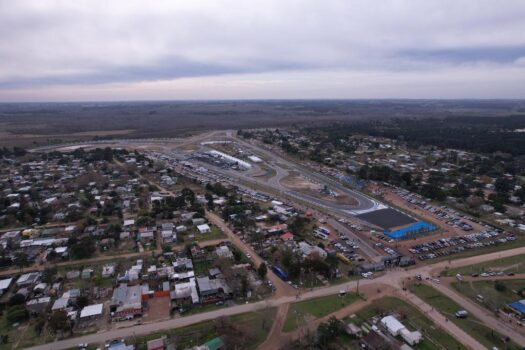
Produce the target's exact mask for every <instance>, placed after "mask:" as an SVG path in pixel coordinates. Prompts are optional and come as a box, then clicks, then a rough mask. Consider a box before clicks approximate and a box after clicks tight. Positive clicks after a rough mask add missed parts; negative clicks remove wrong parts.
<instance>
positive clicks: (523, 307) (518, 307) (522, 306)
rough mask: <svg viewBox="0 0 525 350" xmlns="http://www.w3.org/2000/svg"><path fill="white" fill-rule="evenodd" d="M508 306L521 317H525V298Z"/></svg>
mask: <svg viewBox="0 0 525 350" xmlns="http://www.w3.org/2000/svg"><path fill="white" fill-rule="evenodd" d="M508 307H509V308H510V309H511V310H512V311H513V312H515V313H516V314H518V316H519V318H525V299H521V300H519V301H515V302H513V303H512V304H509V305H508Z"/></svg>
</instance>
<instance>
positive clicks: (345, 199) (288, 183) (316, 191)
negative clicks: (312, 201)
mask: <svg viewBox="0 0 525 350" xmlns="http://www.w3.org/2000/svg"><path fill="white" fill-rule="evenodd" d="M280 183H281V185H283V186H284V187H286V188H289V189H291V190H294V191H297V192H301V193H304V194H306V195H309V196H312V197H316V198H319V199H321V200H323V201H327V202H331V203H335V204H340V205H355V204H357V201H356V200H355V199H354V198H352V197H350V196H348V195H346V194H341V193H336V194H337V196H331V195H329V194H325V193H323V192H321V190H322V189H323V185H321V184H318V183H315V182H313V181H311V180H309V179H307V178H306V177H304V176H302V175H301V174H299V173H297V172H295V171H291V172H290V173H289V174H288V176H286V177H284V178H283V179H281V180H280Z"/></svg>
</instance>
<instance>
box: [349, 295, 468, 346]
mask: <svg viewBox="0 0 525 350" xmlns="http://www.w3.org/2000/svg"><path fill="white" fill-rule="evenodd" d="M392 313H394V314H397V315H400V316H401V317H402V318H401V322H403V324H405V325H406V326H407V327H408V328H409V329H411V330H419V331H420V332H421V333H422V334H423V335H424V340H423V341H422V342H421V343H419V344H418V345H417V346H416V349H443V348H444V349H465V347H464V346H463V345H461V343H460V342H458V341H457V340H456V339H455V338H454V337H452V336H451V335H449V334H448V333H446V332H445V331H443V330H441V329H439V328H438V327H436V326H435V325H434V324H433V323H432V321H430V320H429V319H428V318H427V317H425V315H423V314H422V313H421V312H419V311H418V310H417V309H415V308H414V307H413V306H411V305H409V304H407V303H405V302H404V301H403V300H401V299H398V298H395V297H384V298H381V299H379V300H375V301H374V302H373V303H372V305H369V306H367V307H365V308H363V309H362V310H360V311H359V312H357V313H356V315H355V317H348V318H346V319H345V321H349V322H350V321H351V322H354V323H355V324H357V325H363V324H364V323H365V322H367V321H368V320H370V319H371V318H372V317H374V316H377V315H387V314H392Z"/></svg>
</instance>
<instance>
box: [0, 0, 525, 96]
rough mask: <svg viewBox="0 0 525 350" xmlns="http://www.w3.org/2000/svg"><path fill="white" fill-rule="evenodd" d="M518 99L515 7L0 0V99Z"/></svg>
mask: <svg viewBox="0 0 525 350" xmlns="http://www.w3.org/2000/svg"><path fill="white" fill-rule="evenodd" d="M237 98H238V99H245V98H525V1H524V0H516V1H512V0H505V1H494V0H487V1H477V0H465V1H461V0H450V1H446V0H437V1H431V0H413V1H402V0H399V1H370V0H366V1H349V0H341V1H337V0H334V1H331V0H322V1H320V0H312V1H310V0H298V1H289V0H276V1H261V0H237V1H219V0H212V1H205V0H181V1H161V0H154V1H145V0H144V1H134V0H122V1H117V0H100V1H99V0H86V1H82V0H74V1H72V0H64V1H49V0H34V1H26V0H0V101H84V100H99V101H100V100H162V99H173V100H176V99H237Z"/></svg>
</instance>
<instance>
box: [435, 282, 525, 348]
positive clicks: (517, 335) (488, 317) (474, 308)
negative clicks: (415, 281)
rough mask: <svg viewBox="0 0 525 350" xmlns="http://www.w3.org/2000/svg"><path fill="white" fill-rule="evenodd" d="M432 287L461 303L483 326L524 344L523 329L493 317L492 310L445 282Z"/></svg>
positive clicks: (524, 334)
mask: <svg viewBox="0 0 525 350" xmlns="http://www.w3.org/2000/svg"><path fill="white" fill-rule="evenodd" d="M432 287H434V288H435V289H436V290H437V291H439V292H440V293H442V294H443V295H445V296H447V297H449V298H450V299H452V300H453V301H454V302H456V303H457V304H459V305H461V307H463V308H464V309H465V310H467V311H468V312H469V313H470V314H472V315H473V316H475V317H476V318H478V319H479V320H480V321H481V322H483V324H484V325H485V326H487V327H489V328H491V329H494V330H496V331H497V332H499V333H501V334H503V335H506V336H508V337H510V338H511V339H512V340H513V341H514V342H516V343H518V344H520V345H521V346H525V331H523V329H520V330H519V331H517V330H516V329H514V328H513V327H511V326H510V325H509V324H507V323H506V322H504V321H502V320H501V319H497V318H495V317H494V313H493V312H490V311H489V310H487V309H485V308H483V307H481V306H480V305H478V304H476V303H475V302H473V301H472V300H471V299H469V298H467V297H465V296H464V295H462V294H460V293H458V292H456V291H455V290H453V289H452V288H449V287H448V286H446V285H445V284H432Z"/></svg>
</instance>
